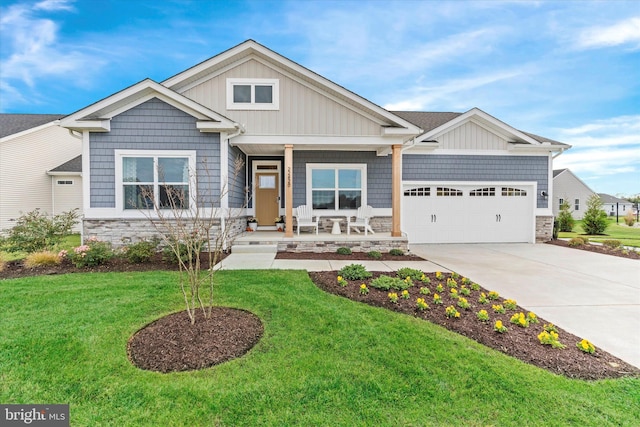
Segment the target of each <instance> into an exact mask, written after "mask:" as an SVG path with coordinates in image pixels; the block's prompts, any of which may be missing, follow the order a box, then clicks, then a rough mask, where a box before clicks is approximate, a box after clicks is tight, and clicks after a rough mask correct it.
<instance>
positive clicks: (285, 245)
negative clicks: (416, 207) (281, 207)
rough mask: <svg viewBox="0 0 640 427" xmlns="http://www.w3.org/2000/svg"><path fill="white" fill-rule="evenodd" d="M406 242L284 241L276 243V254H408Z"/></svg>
mask: <svg viewBox="0 0 640 427" xmlns="http://www.w3.org/2000/svg"><path fill="white" fill-rule="evenodd" d="M408 245H409V243H408V241H407V239H405V238H398V239H393V240H391V239H381V240H361V241H357V240H356V241H350V242H345V241H344V240H340V241H336V240H326V241H320V240H315V241H314V240H306V241H302V240H298V241H296V240H285V241H280V242H278V252H317V253H322V252H331V253H335V252H336V251H337V250H338V248H343V247H344V248H349V249H351V250H352V251H353V252H370V251H378V252H382V253H385V252H389V251H390V250H391V249H401V250H402V251H404V252H405V253H407V252H408V250H409V248H408Z"/></svg>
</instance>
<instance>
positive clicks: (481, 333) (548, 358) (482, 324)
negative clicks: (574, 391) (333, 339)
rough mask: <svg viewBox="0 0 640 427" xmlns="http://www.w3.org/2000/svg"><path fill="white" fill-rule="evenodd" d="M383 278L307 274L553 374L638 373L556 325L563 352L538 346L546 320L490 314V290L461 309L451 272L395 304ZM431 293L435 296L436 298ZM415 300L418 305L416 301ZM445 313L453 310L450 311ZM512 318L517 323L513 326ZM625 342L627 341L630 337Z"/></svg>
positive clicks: (477, 292)
mask: <svg viewBox="0 0 640 427" xmlns="http://www.w3.org/2000/svg"><path fill="white" fill-rule="evenodd" d="M382 275H393V273H382V272H372V278H370V279H366V280H353V281H348V284H347V286H344V287H343V286H340V285H339V284H338V280H337V276H338V272H337V271H328V272H310V273H309V276H310V278H311V280H312V281H313V282H314V283H315V284H316V285H317V286H318V287H319V288H321V289H323V290H325V291H326V292H329V293H332V294H336V295H340V296H343V297H346V298H349V299H351V300H353V301H359V302H363V303H365V304H369V305H373V306H377V307H382V308H385V309H388V310H392V311H397V312H400V313H404V314H406V315H409V316H414V317H416V318H420V319H424V320H427V321H430V322H432V323H435V324H438V325H441V326H443V327H445V328H447V329H449V330H451V331H454V332H457V333H459V334H461V335H464V336H466V337H468V338H471V339H473V340H475V341H477V342H479V343H481V344H484V345H486V346H488V347H491V348H493V349H495V350H498V351H500V352H502V353H505V354H507V355H510V356H513V357H515V358H518V359H520V360H522V361H524V362H527V363H530V364H532V365H535V366H538V367H540V368H544V369H547V370H549V371H551V372H553V373H555V374H560V375H564V376H566V377H569V378H578V379H586V380H597V379H604V378H620V377H624V376H638V375H640V369H638V368H636V367H634V366H632V365H630V364H628V363H626V362H624V361H623V360H621V359H619V358H617V357H615V356H613V355H611V354H609V353H607V352H605V351H602V350H600V349H597V348H596V351H595V352H594V353H593V354H589V353H585V352H584V351H581V350H580V349H579V348H578V346H577V345H576V344H577V343H579V342H581V340H582V339H583V338H588V337H577V336H575V335H572V334H570V333H569V332H566V331H564V330H563V329H561V328H558V327H555V330H556V331H557V333H558V336H559V338H558V339H559V341H560V342H561V343H562V344H564V345H565V348H562V349H561V348H552V347H551V346H549V345H543V344H541V342H540V339H539V338H538V335H539V334H540V333H541V332H542V331H543V328H544V326H545V324H548V323H549V322H546V321H545V320H544V319H538V318H537V317H536V319H537V320H538V323H533V322H534V320H533V319H534V317H535V315H534V314H531V315H530V314H529V311H527V310H525V309H523V308H522V307H520V306H517V305H516V306H515V309H511V310H506V311H505V313H504V314H502V313H495V312H494V310H492V305H496V304H498V305H502V304H503V303H504V299H505V296H502V295H501V296H500V297H499V298H498V300H491V299H487V298H484V300H486V301H487V302H486V303H484V304H482V303H479V302H478V300H479V299H480V298H481V295H482V294H484V295H485V296H487V295H489V291H488V290H486V289H484V288H482V287H480V286H477V285H476V284H474V286H473V288H474V289H473V290H471V292H470V295H468V296H466V297H464V298H465V299H466V302H467V304H468V306H469V307H468V308H464V307H465V306H466V305H467V304H459V303H460V300H459V298H460V297H459V296H457V295H459V293H458V292H450V290H449V289H450V288H451V289H452V290H453V289H455V288H453V287H452V285H453V282H452V281H451V280H450V281H449V286H447V279H452V280H453V278H452V275H451V274H448V273H444V274H441V279H439V280H438V279H437V278H436V274H435V273H427V274H425V278H424V279H423V280H422V281H417V282H415V283H414V286H411V287H410V288H409V289H408V292H409V295H408V298H397V299H396V302H392V300H393V299H392V298H390V297H389V291H387V290H380V289H376V288H375V287H373V286H371V281H373V280H375V279H376V278H378V277H380V276H382ZM427 279H428V280H427ZM461 280H462V278H459V279H458V281H457V283H460V282H461ZM362 284H365V287H366V289H367V292H363V291H362V289H364V288H363V287H362ZM438 285H440V286H441V289H443V292H438V290H437V289H436V288H437V287H438ZM425 288H427V289H428V291H429V293H427V291H426V290H425ZM435 294H438V297H436V296H435ZM452 295H453V296H452ZM418 298H421V299H422V300H423V301H417V300H418ZM434 298H439V299H440V300H441V304H435V303H434ZM425 304H426V305H428V308H426V307H425ZM511 304H513V302H512V301H509V303H508V304H507V305H510V306H511ZM448 307H453V308H454V309H456V311H457V312H459V313H460V316H459V317H456V316H448V313H447V308H448ZM480 310H486V311H487V314H488V319H485V320H481V319H479V316H478V312H479V311H480ZM449 312H450V313H452V312H453V311H452V310H451V309H449ZM450 313H449V314H450ZM519 313H523V314H524V316H525V320H524V321H523V320H521V319H522V318H521V317H520V316H519ZM483 314H484V313H483ZM514 315H515V316H514ZM480 317H485V316H480ZM512 318H514V319H515V320H514V322H516V323H512ZM529 320H531V322H529ZM496 321H501V322H502V324H503V325H504V327H506V328H507V330H506V332H504V333H498V332H496V331H495V330H494V327H495V323H496ZM518 323H520V324H523V326H524V324H527V325H528V327H522V326H519V325H518ZM630 339H632V338H631V337H630Z"/></svg>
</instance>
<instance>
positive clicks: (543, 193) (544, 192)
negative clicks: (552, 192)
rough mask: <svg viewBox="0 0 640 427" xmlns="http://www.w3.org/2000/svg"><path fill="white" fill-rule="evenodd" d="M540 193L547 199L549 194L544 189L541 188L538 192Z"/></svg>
mask: <svg viewBox="0 0 640 427" xmlns="http://www.w3.org/2000/svg"><path fill="white" fill-rule="evenodd" d="M540 195H541V196H542V197H544V199H545V200H547V198H548V197H549V194H548V193H547V192H546V191H544V190H542V191H541V192H540Z"/></svg>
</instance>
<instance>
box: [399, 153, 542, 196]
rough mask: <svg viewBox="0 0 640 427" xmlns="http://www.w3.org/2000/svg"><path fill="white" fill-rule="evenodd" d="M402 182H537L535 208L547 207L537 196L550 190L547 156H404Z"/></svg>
mask: <svg viewBox="0 0 640 427" xmlns="http://www.w3.org/2000/svg"><path fill="white" fill-rule="evenodd" d="M402 180H403V181H443V182H444V181H485V182H486V181H536V182H537V183H538V194H537V195H536V202H537V207H538V208H547V207H548V200H545V198H544V197H542V196H541V195H540V192H541V191H547V192H548V191H549V158H548V157H547V156H482V155H467V156H457V155H445V154H429V155H420V154H404V155H403V156H402Z"/></svg>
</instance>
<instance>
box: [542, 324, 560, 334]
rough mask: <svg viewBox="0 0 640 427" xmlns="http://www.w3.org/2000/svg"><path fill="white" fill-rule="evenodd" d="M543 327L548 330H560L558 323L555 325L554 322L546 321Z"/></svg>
mask: <svg viewBox="0 0 640 427" xmlns="http://www.w3.org/2000/svg"><path fill="white" fill-rule="evenodd" d="M542 329H543V330H545V331H547V332H551V331H553V332H558V328H556V325H554V324H553V323H545V324H544V326H543V327H542Z"/></svg>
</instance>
